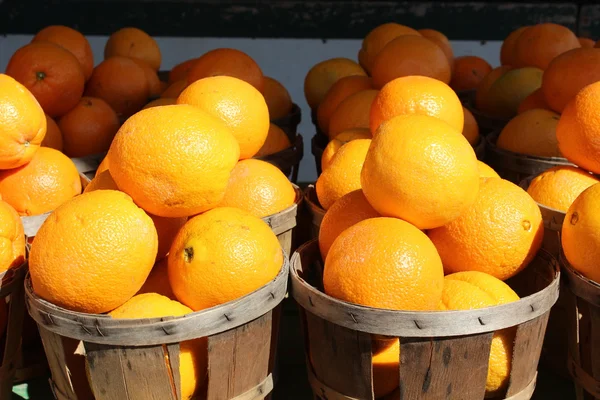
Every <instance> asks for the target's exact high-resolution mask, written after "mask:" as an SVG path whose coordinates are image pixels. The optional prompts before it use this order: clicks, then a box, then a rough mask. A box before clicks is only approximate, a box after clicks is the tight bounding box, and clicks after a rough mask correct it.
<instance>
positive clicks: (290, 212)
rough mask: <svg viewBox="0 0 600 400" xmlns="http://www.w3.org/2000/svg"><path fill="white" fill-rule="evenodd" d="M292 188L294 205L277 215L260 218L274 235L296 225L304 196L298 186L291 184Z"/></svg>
mask: <svg viewBox="0 0 600 400" xmlns="http://www.w3.org/2000/svg"><path fill="white" fill-rule="evenodd" d="M292 187H293V188H294V192H295V194H296V198H295V199H294V204H292V205H291V206H289V207H288V208H286V209H284V210H281V211H279V212H278V213H275V214H271V215H267V216H266V217H263V218H261V219H262V220H263V221H264V222H265V223H266V224H267V225H269V227H270V228H271V230H272V231H273V233H275V235H279V234H281V233H283V232H287V231H289V230H290V229H293V228H294V227H295V226H296V224H297V221H296V217H297V215H298V209H299V207H300V206H301V205H302V202H303V201H304V195H303V193H302V189H300V187H299V186H298V185H296V184H294V183H292Z"/></svg>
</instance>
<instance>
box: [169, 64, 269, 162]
mask: <svg viewBox="0 0 600 400" xmlns="http://www.w3.org/2000/svg"><path fill="white" fill-rule="evenodd" d="M177 104H189V105H192V106H195V107H197V108H199V109H201V110H203V111H204V112H206V113H207V114H210V115H211V116H213V117H215V118H217V119H219V120H221V121H222V122H223V123H224V124H225V126H227V128H229V130H230V131H231V133H232V134H233V136H234V137H235V139H236V140H237V142H238V144H239V146H240V159H245V158H251V157H253V156H254V155H255V154H256V153H257V152H258V150H260V148H261V147H262V145H263V144H264V143H265V140H266V139H267V135H268V133H269V125H270V122H269V109H268V107H267V103H265V99H264V97H263V95H262V94H261V93H260V92H259V91H258V90H256V89H255V88H254V87H252V86H251V85H250V84H248V83H246V82H244V81H242V80H240V79H237V78H232V77H230V76H214V77H211V78H205V79H201V80H199V81H196V82H194V83H192V84H191V85H190V86H188V87H187V88H186V89H185V90H184V91H183V92H182V93H181V95H179V97H178V98H177Z"/></svg>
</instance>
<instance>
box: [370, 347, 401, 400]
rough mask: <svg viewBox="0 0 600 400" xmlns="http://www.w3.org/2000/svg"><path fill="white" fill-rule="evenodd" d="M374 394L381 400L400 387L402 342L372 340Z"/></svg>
mask: <svg viewBox="0 0 600 400" xmlns="http://www.w3.org/2000/svg"><path fill="white" fill-rule="evenodd" d="M372 343H373V344H372V348H373V350H372V351H373V393H374V394H375V398H376V399H379V398H381V397H383V396H386V395H388V394H390V393H392V392H393V391H394V390H396V389H397V388H398V386H399V385H400V340H398V339H389V340H381V339H374V340H372Z"/></svg>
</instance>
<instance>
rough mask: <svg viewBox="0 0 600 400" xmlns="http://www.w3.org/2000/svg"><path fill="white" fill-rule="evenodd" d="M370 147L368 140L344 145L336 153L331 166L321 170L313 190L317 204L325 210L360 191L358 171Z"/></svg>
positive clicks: (354, 141) (357, 140)
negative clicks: (349, 194) (314, 190)
mask: <svg viewBox="0 0 600 400" xmlns="http://www.w3.org/2000/svg"><path fill="white" fill-rule="evenodd" d="M370 145H371V140H370V139H356V140H352V141H350V142H348V143H346V144H345V145H343V146H342V147H340V149H339V150H338V151H337V154H336V156H335V157H334V158H333V160H332V161H331V165H329V167H328V168H327V169H325V170H323V173H322V174H321V176H319V178H318V179H317V182H316V184H315V189H316V192H317V198H318V199H319V203H320V204H321V206H322V207H323V208H324V209H325V210H327V209H328V208H329V207H331V206H332V205H333V203H335V202H336V201H337V200H339V199H340V198H341V197H342V196H344V195H345V194H347V193H350V192H352V191H354V190H357V189H360V171H361V170H362V168H363V164H364V161H365V157H366V156H367V151H368V150H369V146H370Z"/></svg>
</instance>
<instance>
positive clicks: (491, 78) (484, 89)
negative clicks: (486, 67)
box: [475, 65, 512, 111]
mask: <svg viewBox="0 0 600 400" xmlns="http://www.w3.org/2000/svg"><path fill="white" fill-rule="evenodd" d="M511 69H512V67H511V66H508V65H503V66H501V67H496V68H494V69H493V70H492V71H491V72H490V73H489V74H487V75H486V76H485V78H483V79H482V81H481V82H480V83H479V86H477V89H476V91H475V107H476V108H477V109H478V110H481V111H485V110H489V109H490V108H491V106H489V105H488V97H489V91H490V88H491V87H492V85H493V84H494V83H496V81H497V80H498V79H499V78H500V77H501V76H502V75H504V74H505V73H507V72H508V71H510V70H511Z"/></svg>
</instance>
